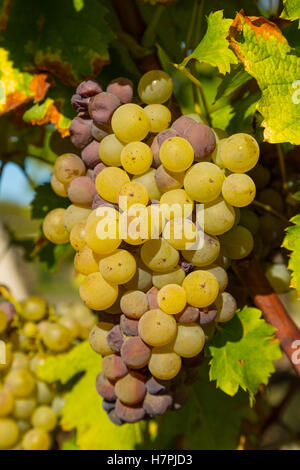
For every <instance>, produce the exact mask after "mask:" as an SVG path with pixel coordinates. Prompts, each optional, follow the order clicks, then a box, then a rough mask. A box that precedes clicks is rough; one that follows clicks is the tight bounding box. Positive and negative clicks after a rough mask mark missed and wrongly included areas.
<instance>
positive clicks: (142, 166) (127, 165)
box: [121, 142, 153, 175]
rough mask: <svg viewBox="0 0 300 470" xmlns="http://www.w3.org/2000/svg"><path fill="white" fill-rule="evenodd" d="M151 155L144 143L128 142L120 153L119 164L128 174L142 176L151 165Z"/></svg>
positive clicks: (149, 149)
mask: <svg viewBox="0 0 300 470" xmlns="http://www.w3.org/2000/svg"><path fill="white" fill-rule="evenodd" d="M152 160H153V155H152V151H151V148H150V147H149V145H147V144H145V143H144V142H130V143H129V144H127V145H126V146H125V147H124V148H123V150H122V152H121V163H122V166H123V168H124V170H126V171H127V172H128V173H130V174H132V175H142V174H143V173H145V171H147V170H149V168H150V167H151V165H152Z"/></svg>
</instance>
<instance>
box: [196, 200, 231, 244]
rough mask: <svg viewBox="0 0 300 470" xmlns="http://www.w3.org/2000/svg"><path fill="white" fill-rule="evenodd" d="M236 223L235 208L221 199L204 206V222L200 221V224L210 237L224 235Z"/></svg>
mask: <svg viewBox="0 0 300 470" xmlns="http://www.w3.org/2000/svg"><path fill="white" fill-rule="evenodd" d="M198 215H199V214H197V218H198V220H199V217H198ZM234 222H235V211H234V208H233V207H232V206H231V205H230V204H228V203H227V202H226V201H224V199H223V198H222V197H219V198H218V199H216V200H215V201H212V202H207V203H205V204H204V207H203V221H201V220H200V221H199V224H200V226H201V227H202V228H203V229H204V231H205V232H206V233H208V234H209V235H222V234H223V233H225V232H228V230H230V229H231V228H232V227H233V225H234Z"/></svg>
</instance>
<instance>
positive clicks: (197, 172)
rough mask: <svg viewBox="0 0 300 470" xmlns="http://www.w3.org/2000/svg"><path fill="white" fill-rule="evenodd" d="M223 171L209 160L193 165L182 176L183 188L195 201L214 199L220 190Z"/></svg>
mask: <svg viewBox="0 0 300 470" xmlns="http://www.w3.org/2000/svg"><path fill="white" fill-rule="evenodd" d="M223 181H224V174H223V171H222V170H220V168H219V167H217V165H214V164H213V163H210V162H200V163H196V164H195V165H193V166H192V167H191V168H190V169H189V171H188V172H187V174H186V176H185V178H184V189H185V190H186V192H187V194H188V195H189V196H190V197H191V198H192V199H193V200H194V201H197V202H210V201H213V200H214V199H216V198H217V197H218V196H219V195H220V193H221V190H222V184H223Z"/></svg>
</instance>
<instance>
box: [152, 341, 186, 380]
mask: <svg viewBox="0 0 300 470" xmlns="http://www.w3.org/2000/svg"><path fill="white" fill-rule="evenodd" d="M148 367H149V370H150V372H151V374H152V375H153V376H154V377H156V378H157V379H159V380H171V379H173V378H174V377H176V375H177V374H178V373H179V371H180V369H181V358H180V356H179V355H178V354H176V352H174V350H173V347H172V345H171V346H170V345H167V346H162V347H155V348H153V349H152V354H151V357H150V361H149V365H148Z"/></svg>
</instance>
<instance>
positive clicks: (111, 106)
mask: <svg viewBox="0 0 300 470" xmlns="http://www.w3.org/2000/svg"><path fill="white" fill-rule="evenodd" d="M120 104H121V102H120V100H119V98H117V97H116V96H115V95H113V94H112V93H107V92H103V93H99V94H98V95H96V96H94V97H93V98H92V99H91V101H90V104H89V113H90V116H91V118H92V119H93V121H94V122H95V123H96V124H100V125H102V126H103V125H105V124H107V123H108V122H109V121H110V118H111V117H112V115H113V113H114V111H115V110H116V109H117V108H118V107H119V106H120Z"/></svg>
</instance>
